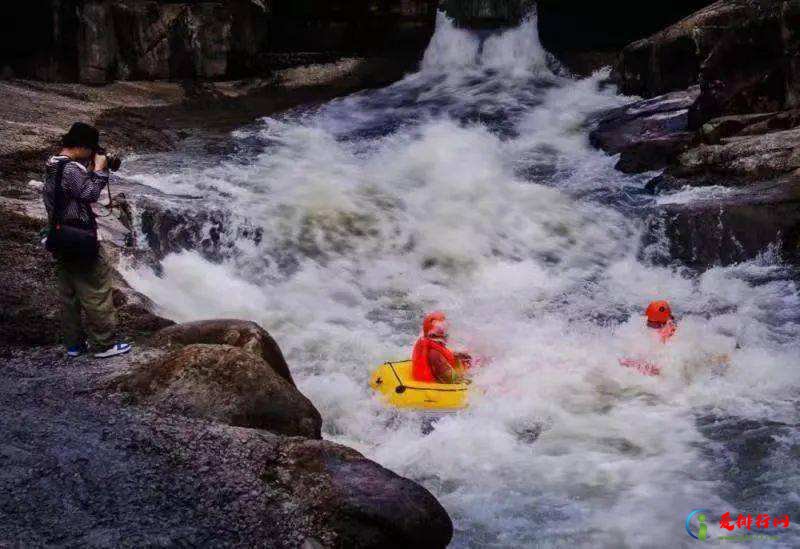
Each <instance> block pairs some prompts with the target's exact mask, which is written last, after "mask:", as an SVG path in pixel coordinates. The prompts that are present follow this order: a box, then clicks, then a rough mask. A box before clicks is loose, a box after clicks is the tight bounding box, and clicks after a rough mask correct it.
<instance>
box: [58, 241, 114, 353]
mask: <svg viewBox="0 0 800 549" xmlns="http://www.w3.org/2000/svg"><path fill="white" fill-rule="evenodd" d="M56 278H57V280H58V293H59V296H60V297H61V306H62V317H61V329H62V333H63V336H64V343H65V344H66V345H67V347H72V346H77V345H80V344H82V343H83V342H85V341H86V340H87V339H88V340H89V344H90V345H92V347H94V348H96V349H107V348H108V347H111V346H112V345H113V344H114V340H113V338H114V330H115V328H116V324H117V312H116V309H115V308H114V299H113V297H112V293H111V268H110V267H109V266H108V262H107V261H106V258H105V256H104V255H103V254H102V253H101V254H100V256H99V257H98V258H97V259H96V260H95V261H91V262H75V261H66V260H63V259H58V260H57V261H56ZM82 313H83V315H85V317H86V325H85V326H86V329H85V330H84V328H83V324H82V322H81V314H82ZM87 336H88V338H87Z"/></svg>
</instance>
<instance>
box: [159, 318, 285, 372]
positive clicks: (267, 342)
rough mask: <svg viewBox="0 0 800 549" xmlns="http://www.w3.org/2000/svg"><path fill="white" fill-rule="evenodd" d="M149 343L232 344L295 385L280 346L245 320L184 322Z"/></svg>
mask: <svg viewBox="0 0 800 549" xmlns="http://www.w3.org/2000/svg"><path fill="white" fill-rule="evenodd" d="M151 343H152V344H153V345H155V346H157V347H167V348H174V347H180V346H185V345H192V344H195V343H203V344H207V345H232V346H234V347H239V348H240V349H242V350H244V351H247V352H249V353H252V354H254V355H256V356H258V357H260V358H262V359H263V360H264V361H265V362H266V363H267V364H268V365H269V366H270V368H272V369H273V370H274V371H275V373H277V374H278V375H279V376H281V377H282V378H283V379H285V380H286V381H287V382H289V383H291V384H292V385H294V380H293V379H292V374H291V372H290V371H289V365H288V364H286V359H285V358H284V357H283V353H282V352H281V349H280V347H278V344H277V343H276V342H275V340H274V339H272V336H271V335H269V333H267V331H266V330H265V329H264V328H262V327H261V326H259V325H258V324H256V323H255V322H251V321H247V320H230V319H215V320H199V321H195V322H184V323H182V324H176V325H175V326H171V327H169V328H165V329H163V330H161V331H160V332H158V333H156V334H155V335H154V336H153V338H152V339H151Z"/></svg>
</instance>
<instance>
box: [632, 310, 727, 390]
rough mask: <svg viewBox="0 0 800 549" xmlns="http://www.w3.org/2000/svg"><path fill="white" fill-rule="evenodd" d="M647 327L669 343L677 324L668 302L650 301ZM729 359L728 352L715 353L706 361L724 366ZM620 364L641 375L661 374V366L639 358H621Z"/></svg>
mask: <svg viewBox="0 0 800 549" xmlns="http://www.w3.org/2000/svg"><path fill="white" fill-rule="evenodd" d="M645 317H646V322H647V328H648V329H649V331H650V333H651V334H653V336H654V337H655V338H656V339H657V341H658V342H660V343H662V344H666V343H669V341H670V340H671V339H672V338H673V337H674V336H675V333H676V332H677V330H678V324H677V322H676V321H675V317H674V316H673V315H672V307H670V304H669V302H667V301H664V300H658V301H653V302H651V303H650V304H649V305H648V306H647V309H646V310H645ZM729 361H730V356H729V355H728V354H715V355H712V356H711V357H709V358H708V362H709V363H710V364H712V365H715V366H725V365H727V363H728V362H729ZM619 363H620V365H622V366H624V367H626V368H631V369H634V370H636V371H638V372H639V373H641V374H643V375H647V376H657V375H659V374H661V367H660V366H658V365H656V364H654V363H652V362H650V361H648V360H641V359H632V358H623V359H620V361H619Z"/></svg>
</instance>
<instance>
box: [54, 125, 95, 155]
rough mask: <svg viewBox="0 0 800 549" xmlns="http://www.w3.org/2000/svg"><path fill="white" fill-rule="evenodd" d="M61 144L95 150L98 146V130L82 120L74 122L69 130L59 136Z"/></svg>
mask: <svg viewBox="0 0 800 549" xmlns="http://www.w3.org/2000/svg"><path fill="white" fill-rule="evenodd" d="M61 145H62V146H64V147H86V148H87V149H92V150H96V149H97V148H98V147H100V132H99V131H97V128H95V127H94V126H90V125H89V124H84V123H83V122H75V123H74V124H73V125H72V127H71V128H70V129H69V131H68V132H67V133H66V134H64V137H62V138H61Z"/></svg>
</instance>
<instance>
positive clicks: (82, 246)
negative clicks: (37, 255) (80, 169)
mask: <svg viewBox="0 0 800 549" xmlns="http://www.w3.org/2000/svg"><path fill="white" fill-rule="evenodd" d="M68 163H69V161H68V160H62V161H60V162H59V163H58V167H57V168H56V179H55V185H54V191H55V196H54V197H53V198H54V201H53V216H52V219H51V220H50V231H49V232H48V234H47V249H48V250H49V251H50V252H51V253H52V254H53V255H54V256H56V257H58V258H60V259H66V260H74V261H92V260H94V259H97V256H98V254H99V253H100V243H99V242H98V241H97V229H96V228H95V227H91V228H86V227H77V226H75V225H68V224H66V223H64V208H65V207H66V199H65V196H64V187H63V185H62V180H63V179H64V168H65V167H66V165H67V164H68Z"/></svg>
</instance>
